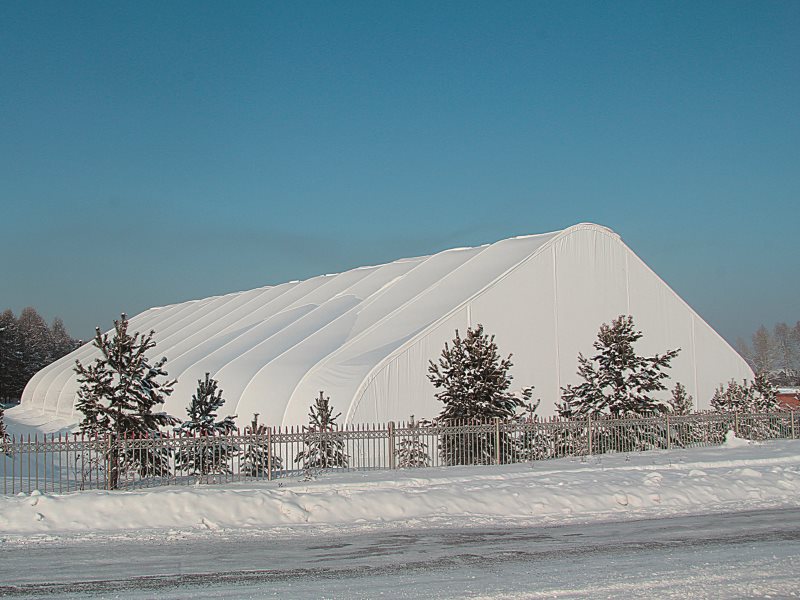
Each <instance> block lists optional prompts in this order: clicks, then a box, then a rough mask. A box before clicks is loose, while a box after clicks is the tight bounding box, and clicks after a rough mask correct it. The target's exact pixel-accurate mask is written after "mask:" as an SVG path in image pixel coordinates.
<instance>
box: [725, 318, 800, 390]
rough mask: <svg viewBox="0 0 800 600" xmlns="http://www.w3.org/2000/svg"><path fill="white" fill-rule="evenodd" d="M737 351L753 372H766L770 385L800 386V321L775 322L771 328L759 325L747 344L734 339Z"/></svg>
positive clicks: (764, 373)
mask: <svg viewBox="0 0 800 600" xmlns="http://www.w3.org/2000/svg"><path fill="white" fill-rule="evenodd" d="M736 350H737V351H738V352H739V354H741V355H742V357H744V359H745V360H746V361H747V362H748V363H749V364H750V366H751V367H752V369H753V371H755V372H756V373H757V374H763V375H766V376H767V377H768V378H769V380H770V382H771V383H772V384H773V385H777V386H798V385H800V321H798V322H797V323H795V324H794V325H787V324H786V323H778V324H777V325H775V327H774V328H773V329H772V331H770V330H769V329H767V328H766V327H764V326H763V325H762V326H761V327H759V328H758V330H757V331H756V332H755V333H754V334H753V335H752V337H751V341H750V343H748V342H746V341H745V340H742V339H739V340H737V341H736Z"/></svg>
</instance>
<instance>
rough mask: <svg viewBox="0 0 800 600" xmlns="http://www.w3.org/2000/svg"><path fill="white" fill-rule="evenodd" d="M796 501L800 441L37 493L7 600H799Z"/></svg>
mask: <svg viewBox="0 0 800 600" xmlns="http://www.w3.org/2000/svg"><path fill="white" fill-rule="evenodd" d="M798 492H800V441H788V440H785V441H774V442H767V443H763V444H749V443H748V442H746V441H743V440H738V439H736V438H731V439H729V441H728V443H727V444H726V445H725V446H722V447H719V448H705V449H696V450H672V451H657V452H647V453H641V454H617V455H603V456H597V457H588V458H585V459H580V458H576V459H561V460H555V461H548V462H539V463H534V464H523V465H509V466H499V467H458V468H449V469H418V470H410V471H394V472H386V471H383V472H370V473H343V474H337V473H326V474H323V475H322V476H321V477H319V478H318V479H317V480H314V481H302V480H299V479H294V480H284V481H276V482H265V483H262V484H235V485H228V486H225V487H210V486H209V487H191V488H160V489H153V490H144V491H135V492H114V493H109V492H84V493H77V494H70V495H64V496H56V495H42V494H36V493H34V494H31V495H24V496H14V497H6V498H0V595H13V594H17V595H30V596H34V597H39V596H45V595H47V596H51V597H52V596H53V594H55V595H57V596H58V597H76V598H77V597H79V596H82V595H90V596H94V597H136V598H144V597H150V596H152V595H153V592H154V590H155V589H158V596H159V597H175V598H177V597H184V596H186V595H189V594H191V595H192V596H196V597H213V598H217V597H227V598H235V597H273V596H274V597H298V598H313V597H341V598H347V597H364V598H372V597H378V596H385V597H396V598H410V597H422V596H429V597H439V598H454V597H465V596H470V597H487V598H527V597H596V596H597V595H600V596H608V597H616V596H622V595H625V596H632V597H653V596H662V597H670V596H671V597H685V596H686V595H687V593H688V592H689V591H691V590H693V589H701V588H702V589H704V590H706V592H705V597H720V596H729V597H730V596H733V597H735V596H737V595H738V596H740V597H750V596H756V595H767V594H772V595H773V596H775V595H777V596H781V597H792V596H794V595H795V594H800V585H798V584H797V583H796V582H795V577H794V575H793V573H794V571H795V570H796V569H795V568H794V566H793V565H795V564H796V561H797V560H798V559H799V558H800V493H798ZM137 557H138V558H137ZM484 559H485V560H484ZM26 561H27V562H26ZM29 564H35V565H37V566H36V568H35V569H29V568H28V567H27V565H29ZM143 577H144V578H145V579H141V578H143ZM476 578H477V579H476ZM688 581H691V582H694V583H695V584H696V586H695V587H694V588H693V587H687V586H688V583H687V582H688ZM86 582H89V583H86ZM3 586H5V587H3ZM26 586H27V587H26ZM697 586H700V587H697ZM648 590H649V593H648ZM676 590H677V591H676ZM681 590H682V591H683V595H681V593H679V592H681ZM72 594H74V595H72ZM170 594H172V595H170ZM71 595H72V596H71ZM699 597H704V595H703V594H699Z"/></svg>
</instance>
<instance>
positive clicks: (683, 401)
mask: <svg viewBox="0 0 800 600" xmlns="http://www.w3.org/2000/svg"><path fill="white" fill-rule="evenodd" d="M669 406H670V413H671V414H673V415H688V414H691V412H692V409H693V408H694V399H693V398H692V397H691V396H690V395H689V394H687V393H686V388H685V387H684V385H683V384H682V383H681V382H680V381H679V382H677V383H676V384H675V387H674V388H673V389H672V398H670V400H669Z"/></svg>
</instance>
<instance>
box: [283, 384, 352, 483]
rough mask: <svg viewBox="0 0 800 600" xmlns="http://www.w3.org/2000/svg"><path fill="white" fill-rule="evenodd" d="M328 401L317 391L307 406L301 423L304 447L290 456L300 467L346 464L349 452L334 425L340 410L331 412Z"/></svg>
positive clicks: (330, 466) (344, 465)
mask: <svg viewBox="0 0 800 600" xmlns="http://www.w3.org/2000/svg"><path fill="white" fill-rule="evenodd" d="M330 402H331V399H330V397H328V396H325V394H324V393H323V392H320V393H319V398H317V399H315V400H314V404H312V405H311V406H310V407H309V412H308V426H307V427H303V433H304V434H305V435H304V437H303V444H304V445H305V448H304V449H303V450H302V451H301V452H299V453H298V454H297V456H295V459H294V462H296V463H299V464H300V465H302V467H303V469H304V470H311V469H330V468H333V467H347V464H348V460H349V456H347V454H346V453H345V450H344V440H343V439H342V437H341V436H340V435H339V434H338V429H339V428H338V426H337V425H336V419H337V418H338V417H339V416H340V415H341V413H337V414H336V415H334V414H333V408H332V407H331V404H330Z"/></svg>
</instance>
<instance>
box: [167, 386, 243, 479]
mask: <svg viewBox="0 0 800 600" xmlns="http://www.w3.org/2000/svg"><path fill="white" fill-rule="evenodd" d="M218 386H219V383H218V382H217V380H216V379H213V378H212V377H211V376H210V373H206V376H205V380H201V379H198V380H197V391H196V392H195V393H194V394H193V395H192V401H191V402H190V404H189V407H188V408H187V409H186V413H187V415H188V417H189V419H188V420H187V421H184V422H183V423H182V424H181V425H180V426H179V427H176V428H175V432H176V433H178V434H183V435H184V436H191V439H188V440H185V441H184V444H183V446H182V447H181V448H180V450H178V452H177V454H176V455H175V468H176V470H178V471H181V472H183V473H186V474H187V475H201V476H204V475H211V474H229V473H231V468H230V465H229V463H230V460H231V457H233V456H235V455H236V454H237V453H238V450H239V449H238V447H237V446H236V445H235V444H231V443H229V442H228V441H227V440H226V439H225V436H227V435H230V434H231V433H233V432H234V431H235V430H236V424H235V423H234V421H233V419H234V418H235V417H230V416H228V417H225V418H224V419H222V420H217V410H219V409H220V408H221V407H222V405H223V404H225V399H224V398H223V397H222V390H221V389H219V387H218Z"/></svg>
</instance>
